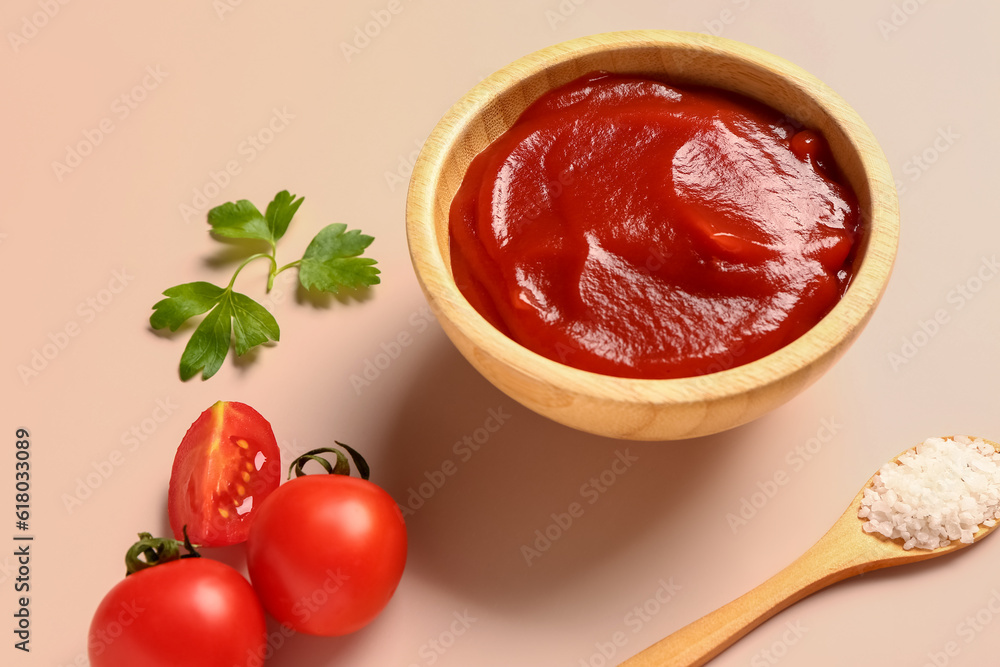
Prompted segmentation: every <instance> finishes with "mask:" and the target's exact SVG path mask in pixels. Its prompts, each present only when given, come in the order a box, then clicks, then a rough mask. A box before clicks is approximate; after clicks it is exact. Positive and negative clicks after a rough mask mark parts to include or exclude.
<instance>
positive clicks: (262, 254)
mask: <svg viewBox="0 0 1000 667" xmlns="http://www.w3.org/2000/svg"><path fill="white" fill-rule="evenodd" d="M261 257H267V258H268V259H269V260H271V272H270V273H269V274H268V276H267V289H268V290H270V289H271V283H272V281H273V280H274V273H275V270H274V269H275V267H276V266H277V265H278V263H277V262H276V261H275V260H274V255H272V254H269V253H266V252H259V253H257V254H256V255H250V256H249V257H247V258H246V259H244V260H243V263H242V264H240V265H239V266H237V267H236V273H234V274H233V279H232V280H230V281H229V286H228V287H226V289H227V290H229V291H232V289H233V285H234V284H236V276H238V275H240V271H242V270H243V267H244V266H246V265H247V264H249V263H250V262H252V261H253V260H255V259H260V258H261Z"/></svg>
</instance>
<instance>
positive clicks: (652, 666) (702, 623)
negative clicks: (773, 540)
mask: <svg viewBox="0 0 1000 667" xmlns="http://www.w3.org/2000/svg"><path fill="white" fill-rule="evenodd" d="M838 542H840V540H838V539H837V531H834V530H831V531H830V532H829V533H827V534H826V535H825V536H824V537H823V538H821V539H820V541H819V542H817V543H816V544H815V545H813V547H812V548H810V549H809V550H808V551H806V552H805V553H804V554H802V556H800V557H799V558H798V559H797V560H795V561H794V562H793V563H792V564H791V565H789V566H788V567H786V568H785V569H784V570H782V571H781V572H778V573H777V574H776V575H774V576H773V577H771V578H770V579H768V580H767V581H765V582H764V583H762V584H761V585H760V586H757V587H756V588H754V589H753V590H752V591H750V592H749V593H746V594H745V595H743V596H742V597H739V598H737V599H735V600H733V601H732V602H730V603H729V604H727V605H725V606H723V607H720V608H719V609H716V610H715V611H713V612H712V613H710V614H708V615H707V616H703V617H702V618H700V619H699V620H697V621H695V622H694V623H691V624H690V625H688V626H686V627H684V628H681V629H680V630H678V631H677V632H675V633H673V634H672V635H670V636H669V637H666V638H665V639H662V640H660V641H659V642H657V643H656V644H653V645H652V646H650V647H649V648H647V649H646V650H644V651H642V652H641V653H638V654H637V655H635V656H633V657H632V658H630V659H628V660H626V661H625V662H623V663H621V665H620V666H619V667H700V665H704V664H705V663H706V662H708V661H709V660H711V659H712V658H714V657H716V656H717V655H719V654H720V653H722V651H724V650H725V649H727V648H728V647H729V646H731V645H732V644H734V643H735V642H736V641H737V640H739V639H740V638H741V637H743V636H744V635H746V634H747V633H748V632H750V631H751V630H753V629H754V628H756V627H757V626H758V625H760V624H761V623H763V622H764V621H766V620H767V619H769V618H771V617H772V616H774V615H775V614H777V613H778V612H780V611H781V610H783V609H785V608H786V607H789V606H791V605H792V604H795V603H796V602H798V601H799V600H801V599H802V598H804V597H806V596H808V595H811V594H812V593H815V592H816V591H818V590H820V589H822V588H825V587H826V586H829V585H830V584H833V583H836V582H838V581H841V580H842V579H847V578H848V577H851V576H853V575H855V574H859V573H860V572H861V571H862V570H864V569H865V568H864V567H860V565H861V563H862V562H863V561H864V558H859V554H857V553H856V552H852V551H851V550H850V549H849V548H844V546H845V545H843V544H842V543H840V544H838Z"/></svg>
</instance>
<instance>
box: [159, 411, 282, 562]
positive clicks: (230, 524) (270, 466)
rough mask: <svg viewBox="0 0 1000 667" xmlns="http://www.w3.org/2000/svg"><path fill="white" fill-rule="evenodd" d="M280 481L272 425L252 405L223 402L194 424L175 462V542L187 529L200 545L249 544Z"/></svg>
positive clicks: (172, 480)
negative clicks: (253, 526)
mask: <svg viewBox="0 0 1000 667" xmlns="http://www.w3.org/2000/svg"><path fill="white" fill-rule="evenodd" d="M280 478H281V461H280V451H279V449H278V443H277V441H276V440H275V439H274V433H273V432H272V431H271V425H270V424H269V423H268V422H267V420H266V419H264V418H263V417H261V416H260V414H259V413H258V412H257V411H256V410H254V409H253V408H251V407H250V406H249V405H245V404H243V403H236V402H225V401H219V402H218V403H216V404H215V405H213V406H212V407H210V408H209V409H208V410H205V412H203V413H201V416H200V417H198V419H197V420H196V421H195V422H194V423H193V424H191V427H190V428H189V429H188V431H187V433H186V434H185V435H184V439H183V440H182V441H181V444H180V446H179V447H178V448H177V454H176V455H175V457H174V466H173V470H172V471H171V473H170V491H169V498H168V501H167V508H168V512H169V514H170V528H171V530H173V533H174V537H175V538H177V539H181V529H182V528H183V527H184V526H185V525H187V531H188V536H189V537H190V538H191V541H192V542H194V543H195V544H200V545H203V546H209V547H218V546H226V545H229V544H238V543H240V542H243V541H245V540H246V539H247V535H248V534H249V532H250V523H251V521H252V520H253V518H254V516H256V508H257V507H259V506H260V504H261V502H263V500H264V498H266V497H267V496H268V495H270V494H271V492H272V491H274V490H275V489H276V488H278V483H279V482H280Z"/></svg>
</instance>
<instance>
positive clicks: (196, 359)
mask: <svg viewBox="0 0 1000 667" xmlns="http://www.w3.org/2000/svg"><path fill="white" fill-rule="evenodd" d="M304 200H305V198H304V197H299V198H297V199H296V197H295V195H292V194H289V192H288V191H287V190H282V191H281V192H279V193H278V194H277V195H275V196H274V199H273V200H271V203H270V204H268V205H267V209H266V210H265V211H264V214H263V215H261V213H260V211H259V210H257V207H256V206H254V205H253V204H252V203H251V202H249V201H247V200H246V199H241V200H239V201H236V202H227V203H225V204H222V205H221V206H216V207H215V208H213V209H212V210H211V211H209V212H208V224H209V225H211V226H212V232H213V233H214V234H215V235H216V236H217V237H220V238H223V239H250V240H257V241H264V242H265V243H266V244H267V246H268V250H267V251H265V252H258V253H254V254H252V255H250V256H249V257H247V258H246V259H244V260H243V262H242V263H241V264H240V265H239V266H238V267H236V272H235V273H234V274H233V277H232V280H230V281H229V284H228V285H226V286H225V287H219V286H217V285H213V284H212V283H208V282H204V281H198V282H193V283H183V284H181V285H176V286H174V287H171V288H169V289H167V290H166V291H164V292H163V295H164V296H166V297H167V298H166V299H162V300H160V301H158V302H156V303H155V304H154V305H153V314H152V315H150V317H149V323H150V325H151V326H152V327H153V328H154V329H164V328H168V329H170V330H171V331H177V329H178V328H179V327H180V326H181V325H182V324H184V322H186V321H187V320H189V319H190V318H192V317H195V316H197V315H201V314H203V313H206V312H207V313H208V315H206V316H205V318H204V319H203V320H202V321H201V323H200V324H199V325H198V327H197V328H196V329H195V330H194V333H193V334H192V335H191V339H190V340H189V341H188V344H187V347H185V348H184V353H183V354H182V355H181V364H180V374H181V379H182V380H189V379H191V378H192V377H194V376H195V375H197V374H198V372H199V371H200V372H201V374H202V377H203V378H204V379H206V380H207V379H208V378H210V377H212V376H213V375H215V373H216V372H217V371H218V370H219V368H221V367H222V362H223V361H225V359H226V355H227V354H228V353H229V348H230V346H231V345H232V344H234V343H235V347H236V354H237V355H240V356H242V355H244V354H246V353H247V351H249V350H250V349H252V348H254V347H256V346H258V345H261V344H263V343H266V342H268V341H277V340H278V338H279V336H280V330H279V329H278V322H277V321H276V320H275V319H274V316H273V315H272V314H271V313H270V312H268V310H267V309H266V308H264V307H263V306H262V305H260V304H259V303H257V302H256V301H254V300H253V299H251V298H250V297H248V296H247V295H246V294H241V293H240V292H236V291H235V290H233V285H234V284H235V283H236V277H237V276H238V275H239V274H240V271H242V270H243V267H245V266H246V265H247V264H249V263H250V262H253V261H255V260H258V259H262V258H267V259H268V260H269V261H270V265H271V266H270V270H269V272H268V275H267V291H270V290H271V288H272V287H273V286H274V278H275V276H277V275H278V274H279V273H281V272H282V271H287V270H288V269H291V268H293V267H294V268H298V270H299V283H300V284H301V285H302V286H303V287H304V288H306V289H312V290H319V291H321V292H330V293H333V294H337V293H338V292H339V291H340V290H341V289H344V288H347V289H351V288H359V287H368V286H371V285H377V284H378V283H379V277H378V274H379V270H378V269H377V268H375V266H374V264H375V263H376V262H375V260H374V259H370V258H368V257H362V256H361V254H362V253H363V252H364V250H365V248H367V247H368V246H369V245H371V242H372V241H373V240H374V239H373V238H372V237H371V236H367V235H365V234H362V233H361V232H360V231H359V230H356V229H354V230H351V231H347V225H344V224H340V223H336V224H332V225H327V226H326V227H324V228H323V229H322V230H320V232H319V233H318V234H317V235H316V236H315V238H313V240H312V242H310V243H309V246H308V247H307V248H306V251H305V254H304V255H303V256H302V259H298V260H295V261H294V262H290V263H288V264H285V265H284V266H280V267H279V266H278V261H277V258H276V250H277V244H278V241H279V240H280V239H281V237H282V236H284V235H285V232H286V231H288V225H289V223H290V222H291V221H292V217H293V216H294V215H295V212H296V211H298V210H299V206H301V205H302V202H303V201H304Z"/></svg>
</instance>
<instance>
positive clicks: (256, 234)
mask: <svg viewBox="0 0 1000 667" xmlns="http://www.w3.org/2000/svg"><path fill="white" fill-rule="evenodd" d="M208 224H210V225H212V231H213V232H215V233H216V234H217V235H219V236H223V237H225V238H230V239H260V240H261V241H267V242H268V243H273V236H272V234H271V228H270V225H268V223H267V220H266V219H265V218H264V216H262V215H261V214H260V211H258V210H257V207H256V206H254V205H253V204H251V203H250V202H249V201H248V200H246V199H241V200H239V201H237V202H226V203H225V204H221V205H219V206H216V207H215V208H213V209H212V210H210V211H209V212H208Z"/></svg>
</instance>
